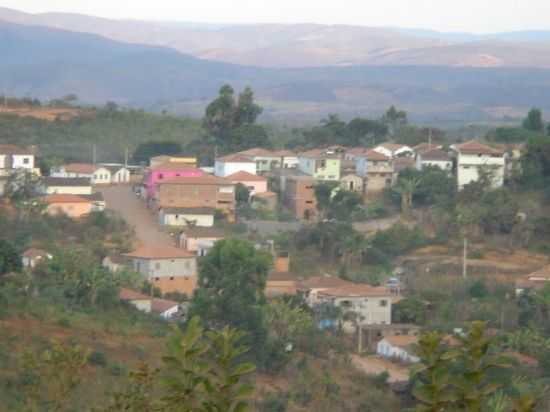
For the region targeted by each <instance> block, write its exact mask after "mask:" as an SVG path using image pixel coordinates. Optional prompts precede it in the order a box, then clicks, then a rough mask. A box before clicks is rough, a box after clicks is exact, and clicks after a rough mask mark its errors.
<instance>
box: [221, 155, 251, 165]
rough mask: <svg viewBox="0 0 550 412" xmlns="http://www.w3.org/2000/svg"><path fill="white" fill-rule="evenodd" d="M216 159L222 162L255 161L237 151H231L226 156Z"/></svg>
mask: <svg viewBox="0 0 550 412" xmlns="http://www.w3.org/2000/svg"><path fill="white" fill-rule="evenodd" d="M216 160H217V161H220V162H224V163H256V162H255V161H254V160H252V159H251V158H250V157H248V156H245V155H242V154H239V153H233V154H229V155H227V156H223V157H218V158H217V159H216Z"/></svg>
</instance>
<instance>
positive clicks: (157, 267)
mask: <svg viewBox="0 0 550 412" xmlns="http://www.w3.org/2000/svg"><path fill="white" fill-rule="evenodd" d="M155 269H157V270H159V269H160V263H159V262H157V263H155Z"/></svg>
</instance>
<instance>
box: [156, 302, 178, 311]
mask: <svg viewBox="0 0 550 412" xmlns="http://www.w3.org/2000/svg"><path fill="white" fill-rule="evenodd" d="M174 306H179V303H178V302H175V301H173V300H166V299H153V300H152V301H151V311H152V312H155V313H164V312H166V311H167V310H169V309H172V308H173V307H174Z"/></svg>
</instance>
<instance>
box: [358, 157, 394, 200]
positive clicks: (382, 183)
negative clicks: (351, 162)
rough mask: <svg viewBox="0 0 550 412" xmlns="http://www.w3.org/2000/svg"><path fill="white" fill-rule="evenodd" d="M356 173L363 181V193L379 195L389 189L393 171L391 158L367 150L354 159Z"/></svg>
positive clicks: (392, 179)
mask: <svg viewBox="0 0 550 412" xmlns="http://www.w3.org/2000/svg"><path fill="white" fill-rule="evenodd" d="M355 168H356V173H357V175H358V176H359V177H362V178H363V179H364V181H365V193H367V194H371V193H379V192H382V191H383V190H384V189H386V188H388V187H391V186H392V185H393V183H394V181H395V176H396V175H395V170H394V167H393V163H392V160H391V158H389V157H388V156H386V155H384V154H382V153H379V152H377V151H375V150H368V151H367V152H365V154H363V155H362V156H358V157H357V158H356V159H355Z"/></svg>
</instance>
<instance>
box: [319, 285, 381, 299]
mask: <svg viewBox="0 0 550 412" xmlns="http://www.w3.org/2000/svg"><path fill="white" fill-rule="evenodd" d="M320 294H322V295H325V296H330V297H349V298H353V297H369V296H372V297H383V296H388V297H391V293H390V292H389V291H388V290H387V289H386V288H385V287H381V286H379V287H375V286H370V285H365V284H356V283H352V284H349V285H345V286H341V287H336V288H330V289H326V290H323V291H322V292H320Z"/></svg>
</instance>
